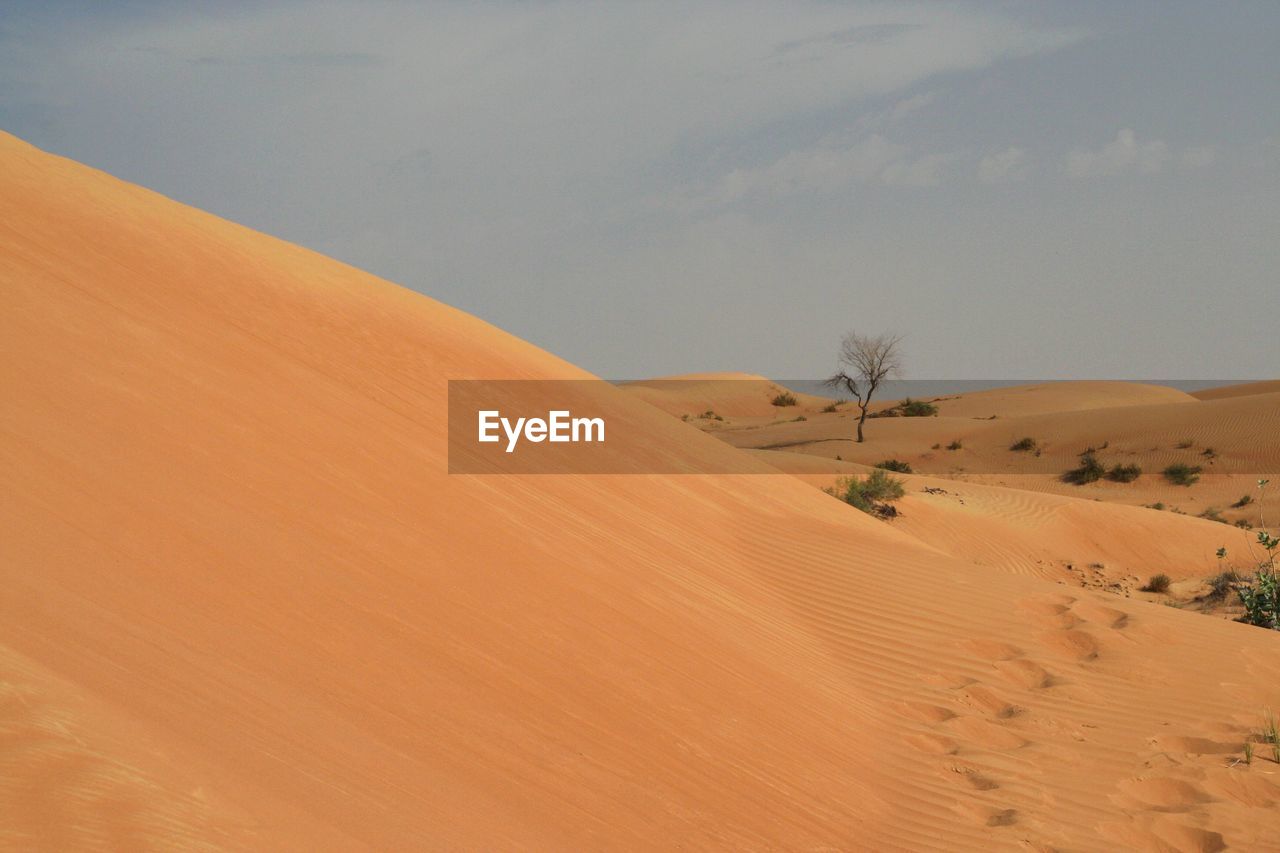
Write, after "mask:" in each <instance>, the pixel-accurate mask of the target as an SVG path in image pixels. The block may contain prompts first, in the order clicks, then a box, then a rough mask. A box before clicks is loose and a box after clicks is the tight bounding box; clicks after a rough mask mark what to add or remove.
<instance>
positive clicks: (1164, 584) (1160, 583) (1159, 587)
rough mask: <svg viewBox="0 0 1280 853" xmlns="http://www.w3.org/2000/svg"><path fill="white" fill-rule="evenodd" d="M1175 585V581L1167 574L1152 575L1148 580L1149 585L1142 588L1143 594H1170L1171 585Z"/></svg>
mask: <svg viewBox="0 0 1280 853" xmlns="http://www.w3.org/2000/svg"><path fill="white" fill-rule="evenodd" d="M1171 583H1173V579H1172V578H1170V577H1169V576H1168V575H1166V574H1163V573H1161V574H1158V575H1152V576H1151V577H1149V578H1147V585H1146V586H1144V587H1142V591H1143V592H1168V591H1169V584H1171Z"/></svg>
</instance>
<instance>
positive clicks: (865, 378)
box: [827, 332, 902, 443]
mask: <svg viewBox="0 0 1280 853" xmlns="http://www.w3.org/2000/svg"><path fill="white" fill-rule="evenodd" d="M901 344H902V335H876V336H875V337H872V336H870V335H859V334H858V333H856V332H850V333H849V334H847V335H845V336H844V340H843V341H841V342H840V370H839V371H838V372H837V373H836V374H835V375H834V376H832V377H831V378H830V379H828V380H827V384H828V385H830V386H831V387H833V388H840V389H843V390H845V391H848V392H849V393H850V394H852V395H853V397H854V399H856V400H857V401H858V409H859V410H860V411H861V414H860V415H859V416H858V442H859V443H861V442H862V425H863V424H864V423H866V421H867V406H868V405H870V404H871V395H872V394H874V393H875V392H876V389H877V388H879V387H880V385H881V384H882V383H883V382H884V380H885V379H887V378H889V377H890V376H897V375H899V374H900V373H901V372H902V352H901Z"/></svg>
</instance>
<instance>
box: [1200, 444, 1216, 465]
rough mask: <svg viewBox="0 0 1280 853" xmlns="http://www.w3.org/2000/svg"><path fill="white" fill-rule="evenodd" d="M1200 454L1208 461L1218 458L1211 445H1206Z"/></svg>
mask: <svg viewBox="0 0 1280 853" xmlns="http://www.w3.org/2000/svg"><path fill="white" fill-rule="evenodd" d="M1200 455H1201V456H1203V457H1204V458H1205V459H1208V460H1209V461H1210V462H1212V461H1213V460H1215V459H1217V458H1218V451H1216V450H1214V449H1213V448H1212V447H1206V448H1205V449H1204V452H1203V453H1201V454H1200Z"/></svg>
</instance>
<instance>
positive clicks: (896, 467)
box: [875, 459, 912, 474]
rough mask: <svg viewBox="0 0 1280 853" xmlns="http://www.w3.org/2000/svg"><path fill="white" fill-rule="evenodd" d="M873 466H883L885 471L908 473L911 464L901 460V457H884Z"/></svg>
mask: <svg viewBox="0 0 1280 853" xmlns="http://www.w3.org/2000/svg"><path fill="white" fill-rule="evenodd" d="M875 467H877V468H883V469H884V470H886V471H896V472H897V473H899V474H910V473H912V471H911V464H910V463H908V462H903V461H902V460H901V459H886V460H884V461H883V462H877V463H876V465H875Z"/></svg>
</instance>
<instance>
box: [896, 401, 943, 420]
mask: <svg viewBox="0 0 1280 853" xmlns="http://www.w3.org/2000/svg"><path fill="white" fill-rule="evenodd" d="M899 407H900V408H901V409H902V416H903V417H904V418H931V417H933V416H934V415H936V414H938V407H937V406H935V405H934V404H933V403H926V402H925V401H924V400H912V399H911V398H910V397H908V398H907V399H905V400H903V401H902V403H901V404H900V406H899Z"/></svg>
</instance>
